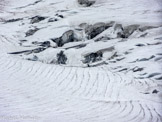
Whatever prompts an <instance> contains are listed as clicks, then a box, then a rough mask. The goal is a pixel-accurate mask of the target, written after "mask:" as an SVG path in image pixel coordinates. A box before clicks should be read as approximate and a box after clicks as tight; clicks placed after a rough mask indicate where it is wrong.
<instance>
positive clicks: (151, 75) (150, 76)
mask: <svg viewBox="0 0 162 122" xmlns="http://www.w3.org/2000/svg"><path fill="white" fill-rule="evenodd" d="M157 75H161V73H152V74H150V75H149V76H148V77H147V78H152V77H154V76H157Z"/></svg>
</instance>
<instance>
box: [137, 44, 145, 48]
mask: <svg viewBox="0 0 162 122" xmlns="http://www.w3.org/2000/svg"><path fill="white" fill-rule="evenodd" d="M136 46H137V47H143V46H145V45H144V44H136Z"/></svg>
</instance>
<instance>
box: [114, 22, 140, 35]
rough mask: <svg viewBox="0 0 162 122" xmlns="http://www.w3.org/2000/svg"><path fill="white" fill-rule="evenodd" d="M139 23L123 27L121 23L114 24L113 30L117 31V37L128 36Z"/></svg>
mask: <svg viewBox="0 0 162 122" xmlns="http://www.w3.org/2000/svg"><path fill="white" fill-rule="evenodd" d="M139 26H140V25H129V26H126V27H123V26H122V25H121V24H116V25H115V27H114V30H115V31H118V33H117V38H128V37H129V36H130V35H132V34H133V33H134V31H136V30H137V29H138V28H139Z"/></svg>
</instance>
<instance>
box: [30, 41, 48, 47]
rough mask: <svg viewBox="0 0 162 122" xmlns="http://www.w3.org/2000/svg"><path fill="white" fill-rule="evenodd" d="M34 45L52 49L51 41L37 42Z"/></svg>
mask: <svg viewBox="0 0 162 122" xmlns="http://www.w3.org/2000/svg"><path fill="white" fill-rule="evenodd" d="M32 44H34V45H38V46H42V47H50V46H51V45H50V44H51V43H50V41H45V42H37V41H35V42H32Z"/></svg>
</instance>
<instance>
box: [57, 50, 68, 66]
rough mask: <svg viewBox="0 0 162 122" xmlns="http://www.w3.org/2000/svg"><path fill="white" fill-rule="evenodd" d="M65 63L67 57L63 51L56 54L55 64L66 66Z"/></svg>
mask: <svg viewBox="0 0 162 122" xmlns="http://www.w3.org/2000/svg"><path fill="white" fill-rule="evenodd" d="M66 61H67V57H66V55H65V54H64V52H63V51H61V52H60V53H58V54H57V63H58V64H66Z"/></svg>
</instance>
